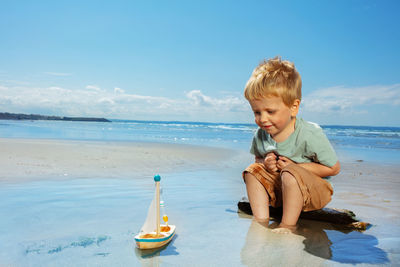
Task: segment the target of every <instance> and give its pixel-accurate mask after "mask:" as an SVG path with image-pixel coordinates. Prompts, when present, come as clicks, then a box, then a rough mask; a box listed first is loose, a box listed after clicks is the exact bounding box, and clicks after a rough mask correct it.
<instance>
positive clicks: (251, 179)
mask: <svg viewBox="0 0 400 267" xmlns="http://www.w3.org/2000/svg"><path fill="white" fill-rule="evenodd" d="M244 180H245V182H246V189H247V197H248V198H249V201H250V206H251V210H252V212H253V216H254V219H256V220H257V221H259V222H268V220H269V197H268V194H267V191H266V190H265V188H264V186H263V185H262V184H261V182H260V181H259V180H257V178H256V177H255V176H254V175H252V174H251V173H248V172H247V173H245V175H244Z"/></svg>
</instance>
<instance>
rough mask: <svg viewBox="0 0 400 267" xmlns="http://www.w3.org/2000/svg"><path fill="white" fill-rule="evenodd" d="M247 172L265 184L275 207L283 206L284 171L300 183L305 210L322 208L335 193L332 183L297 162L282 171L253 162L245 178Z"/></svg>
mask: <svg viewBox="0 0 400 267" xmlns="http://www.w3.org/2000/svg"><path fill="white" fill-rule="evenodd" d="M247 172H248V173H251V174H252V175H254V176H255V177H256V178H257V180H259V181H260V183H261V184H262V185H263V186H264V188H265V190H266V191H267V193H268V195H269V203H270V205H271V206H273V207H280V206H282V184H281V178H280V177H281V174H282V173H283V172H289V173H290V174H292V175H293V176H294V177H295V179H296V181H297V183H298V184H299V187H300V191H301V193H302V195H303V211H311V210H318V209H322V208H323V207H325V206H326V204H328V203H329V201H331V197H332V194H333V188H332V186H331V184H330V183H329V182H327V181H326V180H324V179H322V178H321V177H319V176H317V175H315V174H313V173H312V172H310V171H308V170H306V169H304V168H302V167H300V166H298V165H296V164H290V165H288V166H286V167H285V168H284V169H283V170H282V171H281V172H280V173H278V172H277V173H270V172H268V171H267V170H266V169H265V167H264V164H261V163H253V164H251V165H250V166H249V167H247V168H246V170H244V172H243V179H244V175H245V173H247Z"/></svg>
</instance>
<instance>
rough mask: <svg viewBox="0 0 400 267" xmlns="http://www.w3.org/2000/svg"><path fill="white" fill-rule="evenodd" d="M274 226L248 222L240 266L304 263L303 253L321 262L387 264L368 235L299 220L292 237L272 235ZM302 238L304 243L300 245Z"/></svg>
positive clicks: (376, 243) (386, 259) (383, 254)
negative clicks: (317, 258) (315, 257)
mask: <svg viewBox="0 0 400 267" xmlns="http://www.w3.org/2000/svg"><path fill="white" fill-rule="evenodd" d="M277 226H278V223H276V222H273V223H271V224H269V225H266V224H264V225H262V224H260V223H258V222H256V221H254V220H253V221H252V223H251V225H250V227H249V230H248V232H247V237H246V242H245V245H244V247H243V248H242V252H241V260H242V263H243V264H245V265H247V266H262V265H264V266H265V265H268V263H270V265H272V264H273V263H275V264H278V263H280V264H283V263H284V264H285V265H287V264H289V265H291V264H293V265H296V264H299V263H300V262H302V263H304V264H306V263H307V262H304V261H305V260H306V259H304V257H302V256H301V252H302V251H303V250H304V251H306V252H308V253H309V254H311V255H314V256H317V257H319V258H321V260H322V261H323V259H326V260H331V261H335V262H340V263H350V264H357V263H368V264H384V263H388V262H389V259H388V257H387V253H386V252H385V251H383V250H382V249H380V248H378V247H376V246H377V245H378V240H377V239H376V237H374V236H372V235H367V234H364V233H361V232H358V231H351V230H349V229H341V228H338V226H337V225H335V226H334V225H332V224H330V223H325V222H318V221H310V220H300V221H299V222H298V227H297V229H296V231H295V233H294V235H293V234H288V235H285V234H276V233H273V232H272V231H271V229H273V228H275V227H277ZM302 237H304V240H303V241H302V242H301V240H302V239H303V238H302ZM314 263H315V262H314Z"/></svg>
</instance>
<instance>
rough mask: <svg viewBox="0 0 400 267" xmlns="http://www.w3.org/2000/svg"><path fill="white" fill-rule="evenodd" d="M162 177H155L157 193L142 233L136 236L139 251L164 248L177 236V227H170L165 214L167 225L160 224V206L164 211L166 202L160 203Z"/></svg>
mask: <svg viewBox="0 0 400 267" xmlns="http://www.w3.org/2000/svg"><path fill="white" fill-rule="evenodd" d="M160 180H161V177H160V175H156V176H154V181H155V182H156V191H155V194H154V198H153V201H152V202H151V205H150V208H149V211H148V212H147V218H146V221H145V222H144V225H143V226H142V228H141V229H140V232H139V233H138V234H137V235H136V236H135V241H136V245H137V247H138V248H139V249H153V248H159V247H162V246H164V245H166V244H168V242H170V241H171V240H172V238H173V237H174V235H175V225H168V216H167V215H166V214H165V213H164V212H163V220H164V223H165V224H160V206H161V207H162V208H163V210H164V202H163V201H160Z"/></svg>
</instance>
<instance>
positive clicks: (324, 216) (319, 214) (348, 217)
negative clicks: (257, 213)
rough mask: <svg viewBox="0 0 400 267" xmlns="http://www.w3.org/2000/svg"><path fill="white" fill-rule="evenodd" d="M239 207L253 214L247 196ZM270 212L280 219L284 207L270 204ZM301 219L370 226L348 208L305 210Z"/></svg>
mask: <svg viewBox="0 0 400 267" xmlns="http://www.w3.org/2000/svg"><path fill="white" fill-rule="evenodd" d="M238 208H239V210H240V211H242V212H244V213H246V214H248V215H253V212H252V211H251V207H250V203H249V201H248V200H247V199H246V198H243V199H242V200H240V201H239V202H238ZM269 213H270V216H271V217H272V218H276V219H279V218H281V217H282V208H274V207H271V206H270V207H269ZM300 219H307V220H316V221H324V222H329V223H333V224H340V225H342V226H344V227H346V228H350V229H354V230H366V229H367V228H368V227H369V226H370V224H369V223H366V222H360V221H359V220H357V219H356V215H355V214H354V213H353V212H352V211H350V210H346V209H332V208H323V209H320V210H314V211H307V212H305V211H303V212H301V214H300Z"/></svg>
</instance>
